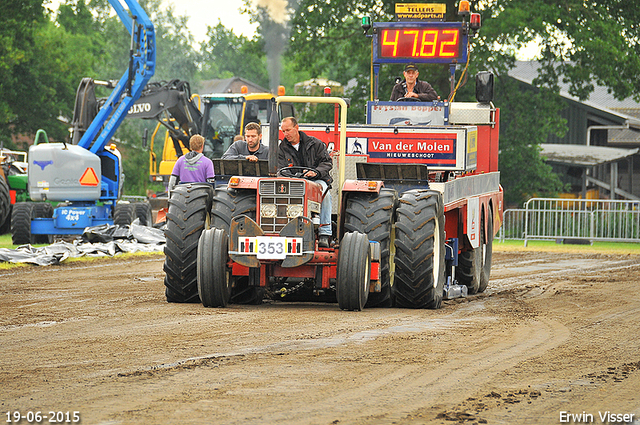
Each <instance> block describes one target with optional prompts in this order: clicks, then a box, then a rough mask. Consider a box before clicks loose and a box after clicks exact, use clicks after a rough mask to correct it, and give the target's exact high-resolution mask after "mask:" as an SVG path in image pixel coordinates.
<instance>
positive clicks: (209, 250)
mask: <svg viewBox="0 0 640 425" xmlns="http://www.w3.org/2000/svg"><path fill="white" fill-rule="evenodd" d="M228 261H229V236H228V235H227V232H225V231H224V230H222V229H216V228H212V229H208V230H205V231H203V232H202V235H201V236H200V242H199V243H198V261H197V262H198V295H199V296H200V300H201V301H202V304H203V305H204V306H205V307H226V306H227V304H228V303H229V299H230V298H231V269H230V268H229V267H228V266H227V263H228Z"/></svg>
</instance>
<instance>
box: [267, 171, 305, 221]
mask: <svg viewBox="0 0 640 425" xmlns="http://www.w3.org/2000/svg"><path fill="white" fill-rule="evenodd" d="M304 189H305V185H304V182H303V181H291V180H262V181H260V187H259V194H260V210H259V211H258V214H257V215H258V216H259V218H260V227H261V228H262V230H263V231H264V232H265V233H279V232H280V230H282V228H283V227H284V226H286V225H287V223H288V222H289V221H290V220H291V218H289V217H288V216H287V209H288V206H289V205H303V206H304ZM266 204H270V205H275V206H276V216H275V217H264V216H263V215H262V206H263V205H266Z"/></svg>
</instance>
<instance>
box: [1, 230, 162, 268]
mask: <svg viewBox="0 0 640 425" xmlns="http://www.w3.org/2000/svg"><path fill="white" fill-rule="evenodd" d="M164 243H165V239H164V231H163V230H160V229H155V228H153V227H147V226H141V225H139V224H137V222H134V224H131V225H130V226H120V225H102V226H95V227H87V228H86V229H85V231H84V233H83V234H82V237H81V238H80V239H77V240H74V241H72V242H65V241H59V242H56V243H54V244H51V245H49V246H43V247H38V248H35V247H33V246H31V245H21V246H19V247H18V248H16V249H8V248H0V261H4V262H10V263H28V264H36V265H39V266H49V265H54V264H60V263H61V262H63V261H64V260H66V259H67V258H71V257H83V256H89V257H106V256H109V257H113V256H114V255H117V254H120V253H125V252H162V251H163V249H164Z"/></svg>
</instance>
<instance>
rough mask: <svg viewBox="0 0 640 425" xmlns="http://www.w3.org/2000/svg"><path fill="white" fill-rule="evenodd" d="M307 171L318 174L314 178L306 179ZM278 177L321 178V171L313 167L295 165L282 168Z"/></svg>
mask: <svg viewBox="0 0 640 425" xmlns="http://www.w3.org/2000/svg"><path fill="white" fill-rule="evenodd" d="M307 171H313V172H314V173H316V175H315V176H314V177H304V174H305V173H306V172H307ZM276 175H277V176H278V177H293V178H313V179H315V178H320V171H318V170H317V169H315V168H313V167H302V166H299V165H294V166H292V167H282V168H280V169H279V170H278V172H277V173H276Z"/></svg>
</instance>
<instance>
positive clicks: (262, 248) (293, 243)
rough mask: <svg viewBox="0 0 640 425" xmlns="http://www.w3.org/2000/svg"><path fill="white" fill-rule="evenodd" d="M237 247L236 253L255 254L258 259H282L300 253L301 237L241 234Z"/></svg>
mask: <svg viewBox="0 0 640 425" xmlns="http://www.w3.org/2000/svg"><path fill="white" fill-rule="evenodd" d="M238 248H239V249H238V254H247V255H256V256H257V257H258V259H260V260H284V259H285V258H286V257H287V255H302V238H284V237H279V236H256V237H251V238H247V237H242V236H241V237H239V238H238Z"/></svg>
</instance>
